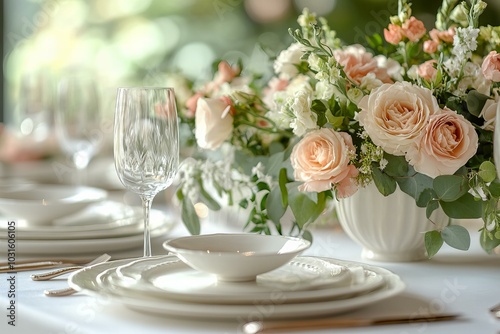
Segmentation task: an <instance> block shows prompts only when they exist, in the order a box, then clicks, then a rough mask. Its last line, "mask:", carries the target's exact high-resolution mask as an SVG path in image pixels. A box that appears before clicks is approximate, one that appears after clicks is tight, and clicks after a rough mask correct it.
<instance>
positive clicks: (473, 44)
mask: <svg viewBox="0 0 500 334" xmlns="http://www.w3.org/2000/svg"><path fill="white" fill-rule="evenodd" d="M455 31H456V33H455V36H454V37H453V50H452V53H453V54H454V55H455V56H456V57H457V58H459V59H460V58H462V59H464V58H465V59H469V58H470V56H471V52H472V51H474V50H476V48H477V36H478V35H479V29H475V28H472V27H467V28H457V29H456V30H455Z"/></svg>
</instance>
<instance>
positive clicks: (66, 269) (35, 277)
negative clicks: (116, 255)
mask: <svg viewBox="0 0 500 334" xmlns="http://www.w3.org/2000/svg"><path fill="white" fill-rule="evenodd" d="M109 259H111V256H109V255H108V254H102V255H101V256H99V257H97V258H95V259H94V260H92V261H90V262H89V263H86V264H83V265H78V266H69V267H64V268H60V269H56V270H53V271H49V272H46V273H42V274H33V275H31V279H32V280H33V281H47V280H49V279H52V278H54V277H57V276H61V275H63V274H66V273H69V272H72V271H75V270H78V269H81V268H84V267H88V266H92V265H94V264H98V263H103V262H106V261H108V260H109Z"/></svg>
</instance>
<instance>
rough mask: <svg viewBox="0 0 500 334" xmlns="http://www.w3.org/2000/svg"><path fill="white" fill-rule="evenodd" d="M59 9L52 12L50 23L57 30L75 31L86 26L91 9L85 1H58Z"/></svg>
mask: <svg viewBox="0 0 500 334" xmlns="http://www.w3.org/2000/svg"><path fill="white" fill-rule="evenodd" d="M56 3H57V8H55V10H54V11H53V12H52V16H51V17H50V22H51V23H52V25H53V26H54V27H55V28H56V29H61V30H63V31H66V30H75V29H78V28H81V27H82V26H84V25H85V23H86V21H87V18H88V15H89V7H88V4H87V3H86V2H85V1H81V0H71V1H58V2H56Z"/></svg>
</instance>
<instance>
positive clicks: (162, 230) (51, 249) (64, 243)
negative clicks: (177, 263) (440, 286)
mask: <svg viewBox="0 0 500 334" xmlns="http://www.w3.org/2000/svg"><path fill="white" fill-rule="evenodd" d="M158 214H161V212H160V211H158ZM155 221H157V222H158V225H157V227H156V228H155V229H152V230H151V237H152V238H156V237H160V236H164V235H165V234H166V233H168V232H169V231H170V230H172V228H173V227H174V226H175V221H174V220H172V219H171V218H170V217H168V216H166V215H163V217H162V219H161V220H158V219H156V220H155ZM15 240H16V251H17V252H18V254H19V255H23V256H24V255H58V256H60V255H61V254H63V255H67V256H71V255H83V254H94V253H96V252H113V251H122V250H130V249H134V248H137V247H141V245H143V243H144V235H143V233H142V232H141V233H139V234H136V235H132V236H125V237H108V238H95V239H74V240H69V239H54V240H50V239H45V240H25V239H17V238H16V239H15ZM0 249H7V240H5V239H0Z"/></svg>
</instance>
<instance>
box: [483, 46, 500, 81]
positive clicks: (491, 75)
mask: <svg viewBox="0 0 500 334" xmlns="http://www.w3.org/2000/svg"><path fill="white" fill-rule="evenodd" d="M481 70H482V72H483V75H484V77H485V78H486V79H488V80H491V81H493V82H500V54H499V53H497V52H496V51H491V52H490V53H488V55H487V56H486V58H484V60H483V65H482V66H481Z"/></svg>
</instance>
